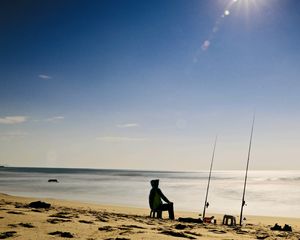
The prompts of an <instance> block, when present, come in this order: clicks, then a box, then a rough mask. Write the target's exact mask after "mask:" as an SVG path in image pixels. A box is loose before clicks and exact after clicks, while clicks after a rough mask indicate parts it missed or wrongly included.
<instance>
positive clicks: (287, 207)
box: [0, 167, 300, 218]
mask: <svg viewBox="0 0 300 240" xmlns="http://www.w3.org/2000/svg"><path fill="white" fill-rule="evenodd" d="M208 174H209V173H208V171H195V172H166V171H165V172H164V171H135V170H107V169H71V168H17V167H4V168H0V192H1V193H5V194H9V195H13V196H21V197H34V198H41V199H42V198H43V199H48V200H49V202H50V203H51V199H58V200H69V201H81V202H87V203H101V204H110V205H119V206H129V207H142V208H149V205H148V195H149V191H150V189H151V186H150V181H151V180H152V179H160V188H161V190H162V191H163V193H164V194H165V195H166V197H167V198H168V199H169V200H170V201H172V202H174V207H175V211H176V210H183V211H193V212H199V214H200V213H202V211H203V205H204V200H205V194H206V188H207V181H208ZM244 177H245V171H213V172H212V177H211V182H210V188H209V195H208V202H209V204H210V205H209V208H208V209H207V210H206V213H207V214H209V213H221V214H236V215H239V213H240V209H241V202H242V194H243V186H244ZM53 178H54V179H57V180H58V181H59V183H51V182H50V183H49V182H48V179H53ZM299 185H300V171H249V172H248V181H247V188H246V194H245V201H246V204H247V206H245V207H244V212H243V215H244V216H246V215H261V216H280V217H295V218H300V187H299Z"/></svg>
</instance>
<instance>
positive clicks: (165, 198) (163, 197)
mask: <svg viewBox="0 0 300 240" xmlns="http://www.w3.org/2000/svg"><path fill="white" fill-rule="evenodd" d="M157 193H158V194H159V196H160V197H161V198H162V199H163V200H164V201H165V202H166V203H171V202H170V201H169V199H167V197H166V196H165V195H164V194H163V193H162V191H161V190H160V189H159V188H158V189H157Z"/></svg>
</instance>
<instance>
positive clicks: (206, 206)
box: [203, 135, 218, 220]
mask: <svg viewBox="0 0 300 240" xmlns="http://www.w3.org/2000/svg"><path fill="white" fill-rule="evenodd" d="M217 138H218V135H217V136H216V140H215V145H214V150H213V155H212V159H211V163H210V171H209V177H208V182H207V189H206V196H205V202H204V209H203V220H204V218H205V210H206V208H208V206H209V203H208V202H207V197H208V189H209V184H210V177H211V170H212V166H213V162H214V156H215V150H216V144H217Z"/></svg>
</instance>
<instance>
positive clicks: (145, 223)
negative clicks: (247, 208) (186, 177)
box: [0, 194, 300, 240]
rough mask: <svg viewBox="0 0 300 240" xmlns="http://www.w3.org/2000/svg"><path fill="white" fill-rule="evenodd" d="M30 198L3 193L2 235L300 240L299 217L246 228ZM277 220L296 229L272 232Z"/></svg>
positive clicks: (253, 220) (260, 220)
mask: <svg viewBox="0 0 300 240" xmlns="http://www.w3.org/2000/svg"><path fill="white" fill-rule="evenodd" d="M37 200H42V199H30V198H21V197H12V196H8V195H5V194H0V223H1V224H0V239H6V238H11V239H24V240H26V239H31V240H34V239H66V238H73V239H86V240H95V239H105V240H115V239H123V240H125V239H133V240H135V239H280V238H285V239H300V231H299V227H298V226H300V219H292V218H275V217H258V216H247V219H248V224H247V225H246V227H240V226H234V227H230V226H225V225H221V221H222V216H223V215H218V214H214V216H215V217H216V219H217V224H215V225H214V224H212V223H204V224H199V223H184V222H179V221H178V218H179V217H194V218H197V217H198V216H197V213H190V212H179V211H176V212H175V213H176V215H175V217H176V219H175V220H169V219H167V213H163V219H156V218H149V210H148V209H142V208H128V207H117V206H107V205H99V204H89V203H78V202H69V201H57V200H49V199H48V200H43V201H46V202H48V203H51V207H50V208H49V209H35V208H29V207H28V204H29V203H30V202H32V201H37ZM275 223H278V224H281V225H284V224H285V223H286V224H289V225H291V226H292V229H293V231H292V232H284V231H272V230H270V227H271V226H273V225H274V224H275Z"/></svg>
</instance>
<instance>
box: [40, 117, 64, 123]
mask: <svg viewBox="0 0 300 240" xmlns="http://www.w3.org/2000/svg"><path fill="white" fill-rule="evenodd" d="M64 118H65V117H62V116H60V117H53V118H47V119H45V121H47V122H54V121H55V120H60V119H64Z"/></svg>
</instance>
